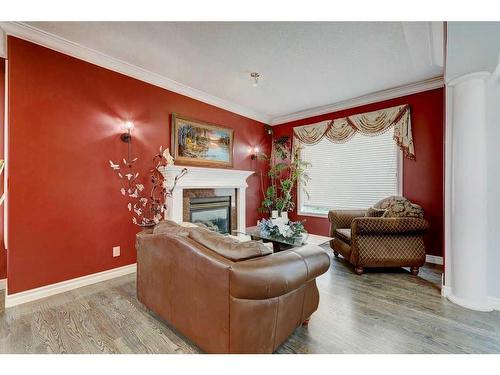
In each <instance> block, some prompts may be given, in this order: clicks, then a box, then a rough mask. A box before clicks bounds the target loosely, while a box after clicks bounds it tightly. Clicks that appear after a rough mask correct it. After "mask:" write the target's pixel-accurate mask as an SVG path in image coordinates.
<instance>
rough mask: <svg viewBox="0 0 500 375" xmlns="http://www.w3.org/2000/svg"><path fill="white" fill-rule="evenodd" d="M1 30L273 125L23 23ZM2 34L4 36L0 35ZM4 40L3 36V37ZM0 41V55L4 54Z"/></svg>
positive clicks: (7, 24) (265, 118)
mask: <svg viewBox="0 0 500 375" xmlns="http://www.w3.org/2000/svg"><path fill="white" fill-rule="evenodd" d="M0 29H3V30H4V32H5V33H6V34H8V35H12V36H15V37H17V38H21V39H24V40H27V41H29V42H32V43H35V44H39V45H41V46H44V47H47V48H50V49H53V50H55V51H58V52H61V53H64V54H66V55H69V56H72V57H75V58H77V59H80V60H83V61H86V62H89V63H92V64H95V65H98V66H101V67H103V68H106V69H109V70H112V71H115V72H118V73H121V74H124V75H126V76H129V77H132V78H135V79H138V80H140V81H144V82H147V83H150V84H152V85H155V86H158V87H161V88H164V89H167V90H170V91H173V92H176V93H178V94H181V95H184V96H187V97H190V98H193V99H196V100H199V101H201V102H204V103H207V104H210V105H213V106H216V107H219V108H222V109H225V110H228V111H231V112H234V113H236V114H239V115H241V116H244V117H248V118H251V119H253V120H257V121H260V122H263V123H265V124H269V123H270V120H271V118H270V116H268V115H266V114H263V113H259V112H256V111H253V110H251V109H248V108H245V107H243V106H241V105H239V104H236V103H233V102H231V101H228V100H225V99H222V98H219V97H216V96H213V95H210V94H208V93H206V92H204V91H201V90H198V89H195V88H193V87H189V86H186V85H184V84H182V83H179V82H177V81H174V80H172V79H169V78H167V77H164V76H162V75H160V74H157V73H153V72H151V71H148V70H146V69H143V68H140V67H138V66H136V65H133V64H129V63H127V62H125V61H122V60H119V59H116V58H114V57H111V56H108V55H106V54H104V53H101V52H99V51H96V50H93V49H91V48H88V47H85V46H83V45H81V44H78V43H75V42H72V41H70V40H67V39H64V38H62V37H60V36H57V35H54V34H52V33H49V32H46V31H43V30H40V29H38V28H36V27H33V26H31V25H27V24H24V23H22V22H0ZM0 34H1V32H0ZM0 37H1V35H0ZM1 47H2V43H1V41H0V55H1V54H2V48H1Z"/></svg>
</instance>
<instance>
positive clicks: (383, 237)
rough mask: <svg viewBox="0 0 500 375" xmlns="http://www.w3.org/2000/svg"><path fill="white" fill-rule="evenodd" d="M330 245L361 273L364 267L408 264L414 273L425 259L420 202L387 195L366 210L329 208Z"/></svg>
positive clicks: (425, 229) (425, 224)
mask: <svg viewBox="0 0 500 375" xmlns="http://www.w3.org/2000/svg"><path fill="white" fill-rule="evenodd" d="M328 217H329V220H330V236H331V237H333V240H332V241H330V246H331V247H332V249H333V252H334V254H335V256H336V257H337V256H338V255H339V254H341V255H342V256H343V257H344V258H345V259H347V260H348V261H349V262H350V263H351V264H352V265H354V267H355V271H356V273H357V274H358V275H361V274H362V273H363V271H364V268H366V267H410V270H411V274H412V275H417V274H418V270H419V267H421V266H423V265H424V263H425V245H424V238H423V237H424V234H425V233H426V232H427V230H428V229H429V223H428V222H427V220H425V219H424V218H423V210H422V208H421V207H420V206H418V205H415V204H412V203H411V202H410V201H408V200H407V199H406V198H403V197H389V198H386V199H384V200H382V201H380V202H378V203H377V204H376V205H374V206H373V207H372V208H370V209H368V210H333V211H330V212H329V215H328Z"/></svg>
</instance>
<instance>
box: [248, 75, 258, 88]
mask: <svg viewBox="0 0 500 375" xmlns="http://www.w3.org/2000/svg"><path fill="white" fill-rule="evenodd" d="M250 77H252V79H253V82H252V86H253V87H257V86H258V85H259V78H260V74H259V73H257V72H252V73H250Z"/></svg>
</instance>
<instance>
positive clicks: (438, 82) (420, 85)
mask: <svg viewBox="0 0 500 375" xmlns="http://www.w3.org/2000/svg"><path fill="white" fill-rule="evenodd" d="M443 86H444V79H443V77H442V76H438V77H434V78H430V79H426V80H424V81H420V82H415V83H410V84H408V85H404V86H398V87H394V88H391V89H387V90H381V91H377V92H374V93H372V94H367V95H363V96H359V97H357V98H353V99H348V100H344V101H341V102H337V103H334V104H330V105H326V106H322V107H316V108H311V109H307V110H304V111H300V112H295V113H292V114H289V115H284V116H278V117H274V118H273V119H272V121H271V125H273V126H274V125H279V124H284V123H287V122H291V121H297V120H302V119H305V118H308V117H314V116H319V115H324V114H326V113H331V112H337V111H342V110H344V109H349V108H354V107H359V106H362V105H366V104H371V103H377V102H381V101H384V100H389V99H394V98H399V97H401V96H406V95H411V94H417V93H419V92H423V91H428V90H434V89H437V88H440V87H443Z"/></svg>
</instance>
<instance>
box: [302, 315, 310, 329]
mask: <svg viewBox="0 0 500 375" xmlns="http://www.w3.org/2000/svg"><path fill="white" fill-rule="evenodd" d="M309 320H311V317H309V318H307V319H306V320H304V321H303V322H302V327H307V326H308V325H309Z"/></svg>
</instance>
